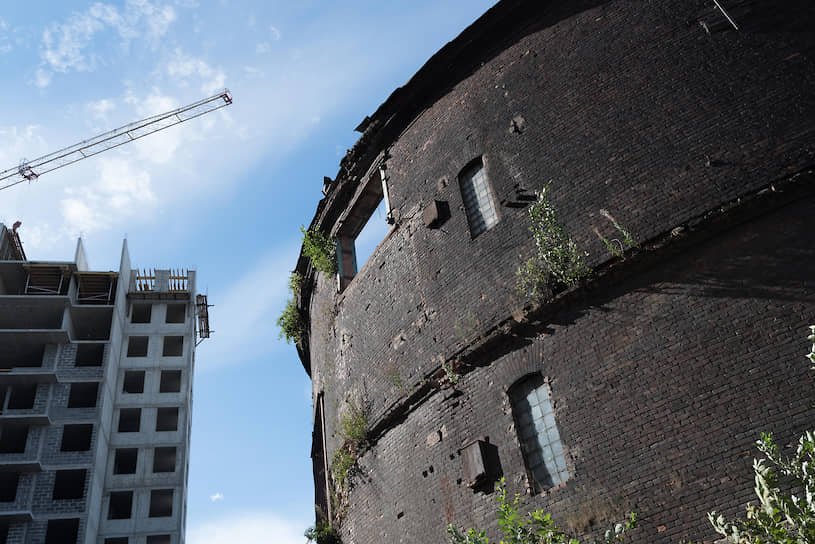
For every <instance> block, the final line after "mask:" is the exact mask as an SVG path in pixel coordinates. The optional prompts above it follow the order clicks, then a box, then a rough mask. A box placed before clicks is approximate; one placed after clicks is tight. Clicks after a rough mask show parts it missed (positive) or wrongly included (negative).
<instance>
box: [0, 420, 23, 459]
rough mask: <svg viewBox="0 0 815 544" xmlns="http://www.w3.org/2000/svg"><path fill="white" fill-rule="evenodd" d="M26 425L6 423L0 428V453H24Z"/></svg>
mask: <svg viewBox="0 0 815 544" xmlns="http://www.w3.org/2000/svg"><path fill="white" fill-rule="evenodd" d="M27 440H28V425H22V424H19V423H6V424H4V425H3V426H2V427H0V453H25V444H26V442H27Z"/></svg>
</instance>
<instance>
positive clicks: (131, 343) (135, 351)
mask: <svg viewBox="0 0 815 544" xmlns="http://www.w3.org/2000/svg"><path fill="white" fill-rule="evenodd" d="M149 343H150V341H149V337H147V336H131V337H129V338H128V339H127V356H128V357H147V346H148V344H149Z"/></svg>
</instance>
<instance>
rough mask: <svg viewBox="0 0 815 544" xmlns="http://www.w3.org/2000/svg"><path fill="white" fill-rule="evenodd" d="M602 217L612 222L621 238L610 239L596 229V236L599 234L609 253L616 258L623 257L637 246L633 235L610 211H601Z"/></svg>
mask: <svg viewBox="0 0 815 544" xmlns="http://www.w3.org/2000/svg"><path fill="white" fill-rule="evenodd" d="M600 215H602V216H603V217H605V218H606V219H608V220H609V221H611V224H612V225H614V228H615V230H616V231H617V233H618V234H619V235H620V237H619V238H611V239H608V238H606V237H605V236H603V235H602V234H600V231H599V230H597V229H596V228H595V229H594V232H595V234H597V236H598V237H599V238H600V240H602V241H603V244H605V246H606V249H607V250H608V251H609V253H611V254H612V255H614V256H615V257H622V256H623V253H624V252H625V250H626V249H629V248H631V247H633V246H634V245H635V242H634V237H633V236H632V235H631V233H630V232H629V231H628V229H626V228H625V227H624V226H622V225H621V224H620V223H619V222H618V221H617V220H616V219H615V218H614V216H613V215H611V214H610V213H609V212H608V210H603V209H601V210H600Z"/></svg>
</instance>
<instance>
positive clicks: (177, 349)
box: [161, 336, 184, 357]
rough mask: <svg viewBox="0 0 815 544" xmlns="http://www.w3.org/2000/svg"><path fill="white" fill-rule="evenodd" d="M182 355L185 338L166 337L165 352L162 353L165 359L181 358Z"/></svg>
mask: <svg viewBox="0 0 815 544" xmlns="http://www.w3.org/2000/svg"><path fill="white" fill-rule="evenodd" d="M182 353H184V337H183V336H165V337H164V350H163V351H162V352H161V354H162V355H163V356H164V357H181V354H182Z"/></svg>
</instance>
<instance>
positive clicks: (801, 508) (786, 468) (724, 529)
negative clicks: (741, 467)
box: [707, 431, 815, 544]
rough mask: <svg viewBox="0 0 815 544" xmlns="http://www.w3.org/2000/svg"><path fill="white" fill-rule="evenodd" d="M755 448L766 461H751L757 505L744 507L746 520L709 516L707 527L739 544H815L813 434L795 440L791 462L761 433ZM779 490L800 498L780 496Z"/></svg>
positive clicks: (814, 449) (784, 493)
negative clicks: (796, 445) (796, 446)
mask: <svg viewBox="0 0 815 544" xmlns="http://www.w3.org/2000/svg"><path fill="white" fill-rule="evenodd" d="M756 444H757V445H758V449H759V451H761V452H762V453H763V454H764V455H765V456H766V457H767V459H766V460H765V459H756V460H753V471H754V472H755V481H756V487H755V492H756V496H757V497H758V505H755V504H752V503H750V504H748V505H747V519H745V520H735V521H726V520H725V518H724V516H722V515H721V514H717V513H716V512H710V513H709V514H708V515H707V516H708V519H709V520H710V523H711V524H712V525H713V528H714V529H715V530H716V532H717V533H719V534H720V535H722V536H725V537H727V539H728V541H729V542H733V543H738V544H764V543H773V544H776V543H777V544H804V543H806V544H813V543H815V496H814V495H815V433H813V432H812V431H807V432H806V433H805V434H804V436H802V437H801V438H800V439H799V440H798V448H797V449H796V451H795V456H794V457H793V458H792V459H784V458H782V457H780V456H779V455H778V446H776V444H775V442H774V441H773V437H772V435H771V434H769V433H762V435H761V440H759V441H758V442H756ZM768 462H769V463H768ZM782 487H783V488H784V489H786V490H790V489H792V490H798V492H803V495H801V496H796V495H794V494H791V493H789V492H783V491H782V490H781V488H782Z"/></svg>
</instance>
